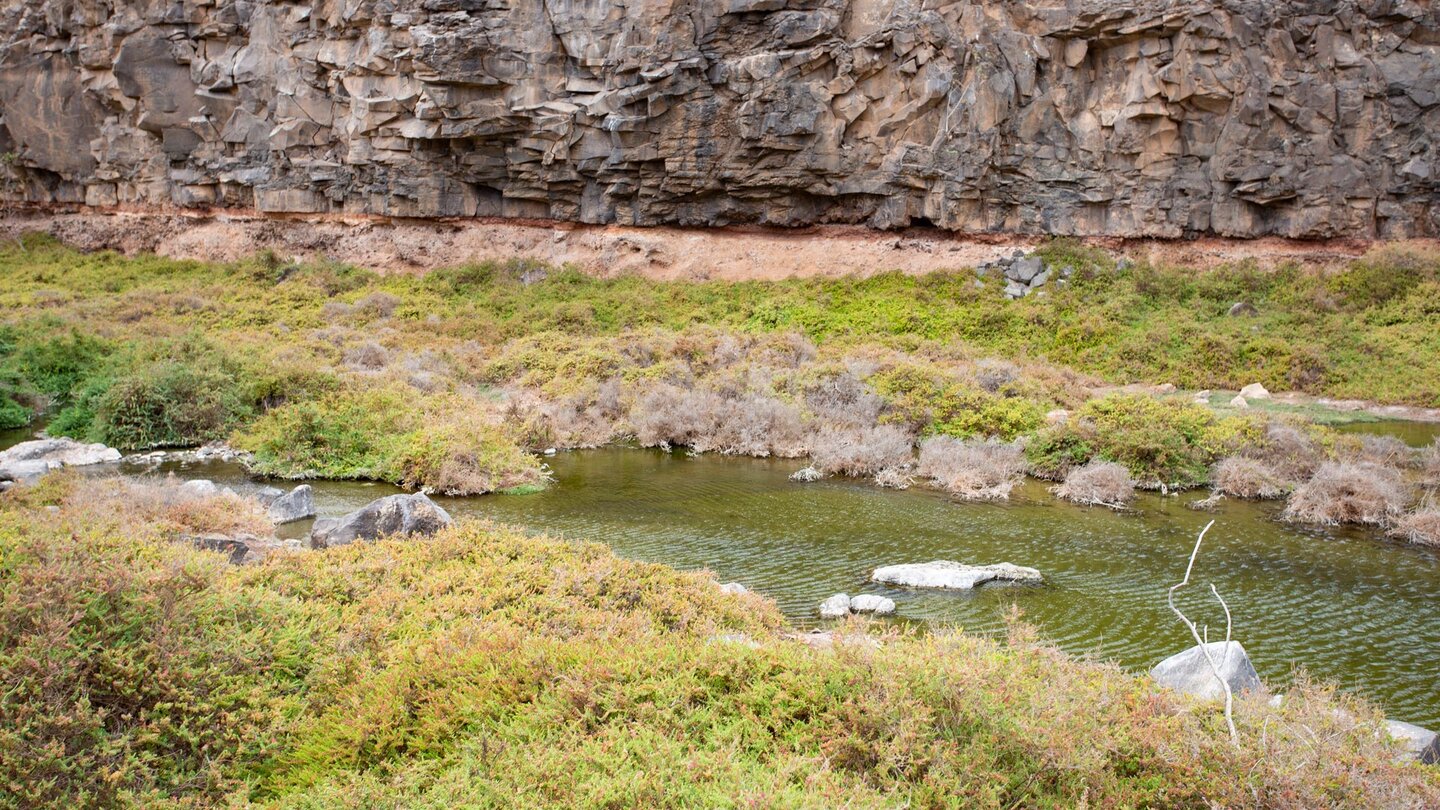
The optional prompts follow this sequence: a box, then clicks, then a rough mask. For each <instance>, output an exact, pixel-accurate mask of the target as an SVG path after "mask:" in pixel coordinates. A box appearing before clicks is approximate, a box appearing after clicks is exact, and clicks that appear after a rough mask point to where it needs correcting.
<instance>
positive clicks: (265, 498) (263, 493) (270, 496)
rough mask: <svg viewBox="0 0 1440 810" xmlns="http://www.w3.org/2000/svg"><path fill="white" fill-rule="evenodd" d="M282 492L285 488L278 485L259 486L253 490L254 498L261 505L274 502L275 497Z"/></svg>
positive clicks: (282, 493)
mask: <svg viewBox="0 0 1440 810" xmlns="http://www.w3.org/2000/svg"><path fill="white" fill-rule="evenodd" d="M284 494H285V490H283V489H280V488H278V487H261V488H260V489H257V490H255V500H257V501H259V502H260V505H261V506H267V507H268V506H269V505H270V504H272V503H274V502H275V500H276V499H277V498H279V497H280V496H281V495H284Z"/></svg>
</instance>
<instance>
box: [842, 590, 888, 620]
mask: <svg viewBox="0 0 1440 810" xmlns="http://www.w3.org/2000/svg"><path fill="white" fill-rule="evenodd" d="M850 610H851V611H852V612H854V613H874V614H876V615H878V616H888V615H889V614H891V613H894V612H895V600H894V599H890V598H888V597H884V596H876V595H875V594H873V593H862V594H860V595H859V596H852V597H850Z"/></svg>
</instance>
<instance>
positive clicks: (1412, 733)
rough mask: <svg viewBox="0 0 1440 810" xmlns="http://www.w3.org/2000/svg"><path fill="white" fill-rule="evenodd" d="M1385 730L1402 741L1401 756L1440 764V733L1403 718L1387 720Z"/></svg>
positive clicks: (1427, 763) (1431, 763) (1405, 758)
mask: <svg viewBox="0 0 1440 810" xmlns="http://www.w3.org/2000/svg"><path fill="white" fill-rule="evenodd" d="M1385 730H1386V731H1387V732H1389V734H1390V736H1391V737H1394V738H1395V740H1396V741H1397V742H1399V743H1400V751H1401V755H1400V758H1401V759H1404V760H1419V761H1420V762H1423V763H1425V764H1426V765H1440V735H1437V734H1436V733H1435V732H1433V731H1431V730H1430V729H1428V728H1422V727H1420V726H1417V725H1415V724H1414V723H1406V722H1403V721H1401V720H1386V721H1385Z"/></svg>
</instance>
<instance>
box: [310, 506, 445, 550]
mask: <svg viewBox="0 0 1440 810" xmlns="http://www.w3.org/2000/svg"><path fill="white" fill-rule="evenodd" d="M449 525H450V515H449V513H447V512H446V511H445V510H444V509H441V508H440V507H439V506H437V505H436V504H435V502H434V501H432V500H430V499H429V498H427V497H425V496H424V495H421V494H415V495H391V496H389V497H386V498H380V499H378V500H374V501H371V502H370V503H368V504H366V505H365V506H363V507H361V508H360V509H357V510H356V511H354V512H351V513H350V514H348V515H345V516H344V517H340V518H321V519H319V520H317V521H315V526H314V527H313V528H312V529H311V530H310V546H311V547H312V548H329V547H331V546H343V545H345V544H346V543H353V542H355V541H356V540H377V539H379V538H381V537H388V536H390V535H411V534H419V535H430V534H434V533H436V532H438V531H440V530H441V529H443V528H445V527H446V526H449Z"/></svg>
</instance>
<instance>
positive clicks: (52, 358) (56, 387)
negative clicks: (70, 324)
mask: <svg viewBox="0 0 1440 810" xmlns="http://www.w3.org/2000/svg"><path fill="white" fill-rule="evenodd" d="M113 350H114V347H112V346H111V345H110V344H109V343H107V342H105V341H103V340H99V339H98V338H94V337H91V336H89V335H86V334H84V333H82V332H79V331H77V330H72V331H71V332H70V333H69V334H68V335H62V336H59V337H53V336H52V337H48V338H46V339H44V340H41V341H39V342H35V343H28V344H25V345H23V346H21V347H20V349H19V351H17V352H16V355H15V369H16V371H17V372H19V374H20V375H21V376H22V377H24V378H25V380H26V381H27V382H29V384H30V385H31V386H33V387H34V388H35V390H36V391H39V392H40V393H42V394H44V395H46V396H47V397H48V398H49V400H50V403H51V404H52V405H54V406H56V407H64V406H66V405H68V404H69V403H70V399H71V395H72V393H73V392H74V391H75V389H76V388H77V387H79V386H80V384H81V383H82V382H84V381H85V379H86V378H87V377H89V376H90V375H91V374H93V373H94V372H95V370H96V369H97V368H98V367H99V366H100V365H101V364H102V363H103V362H104V359H105V357H106V355H108V354H109V353H110V352H111V351H113Z"/></svg>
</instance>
